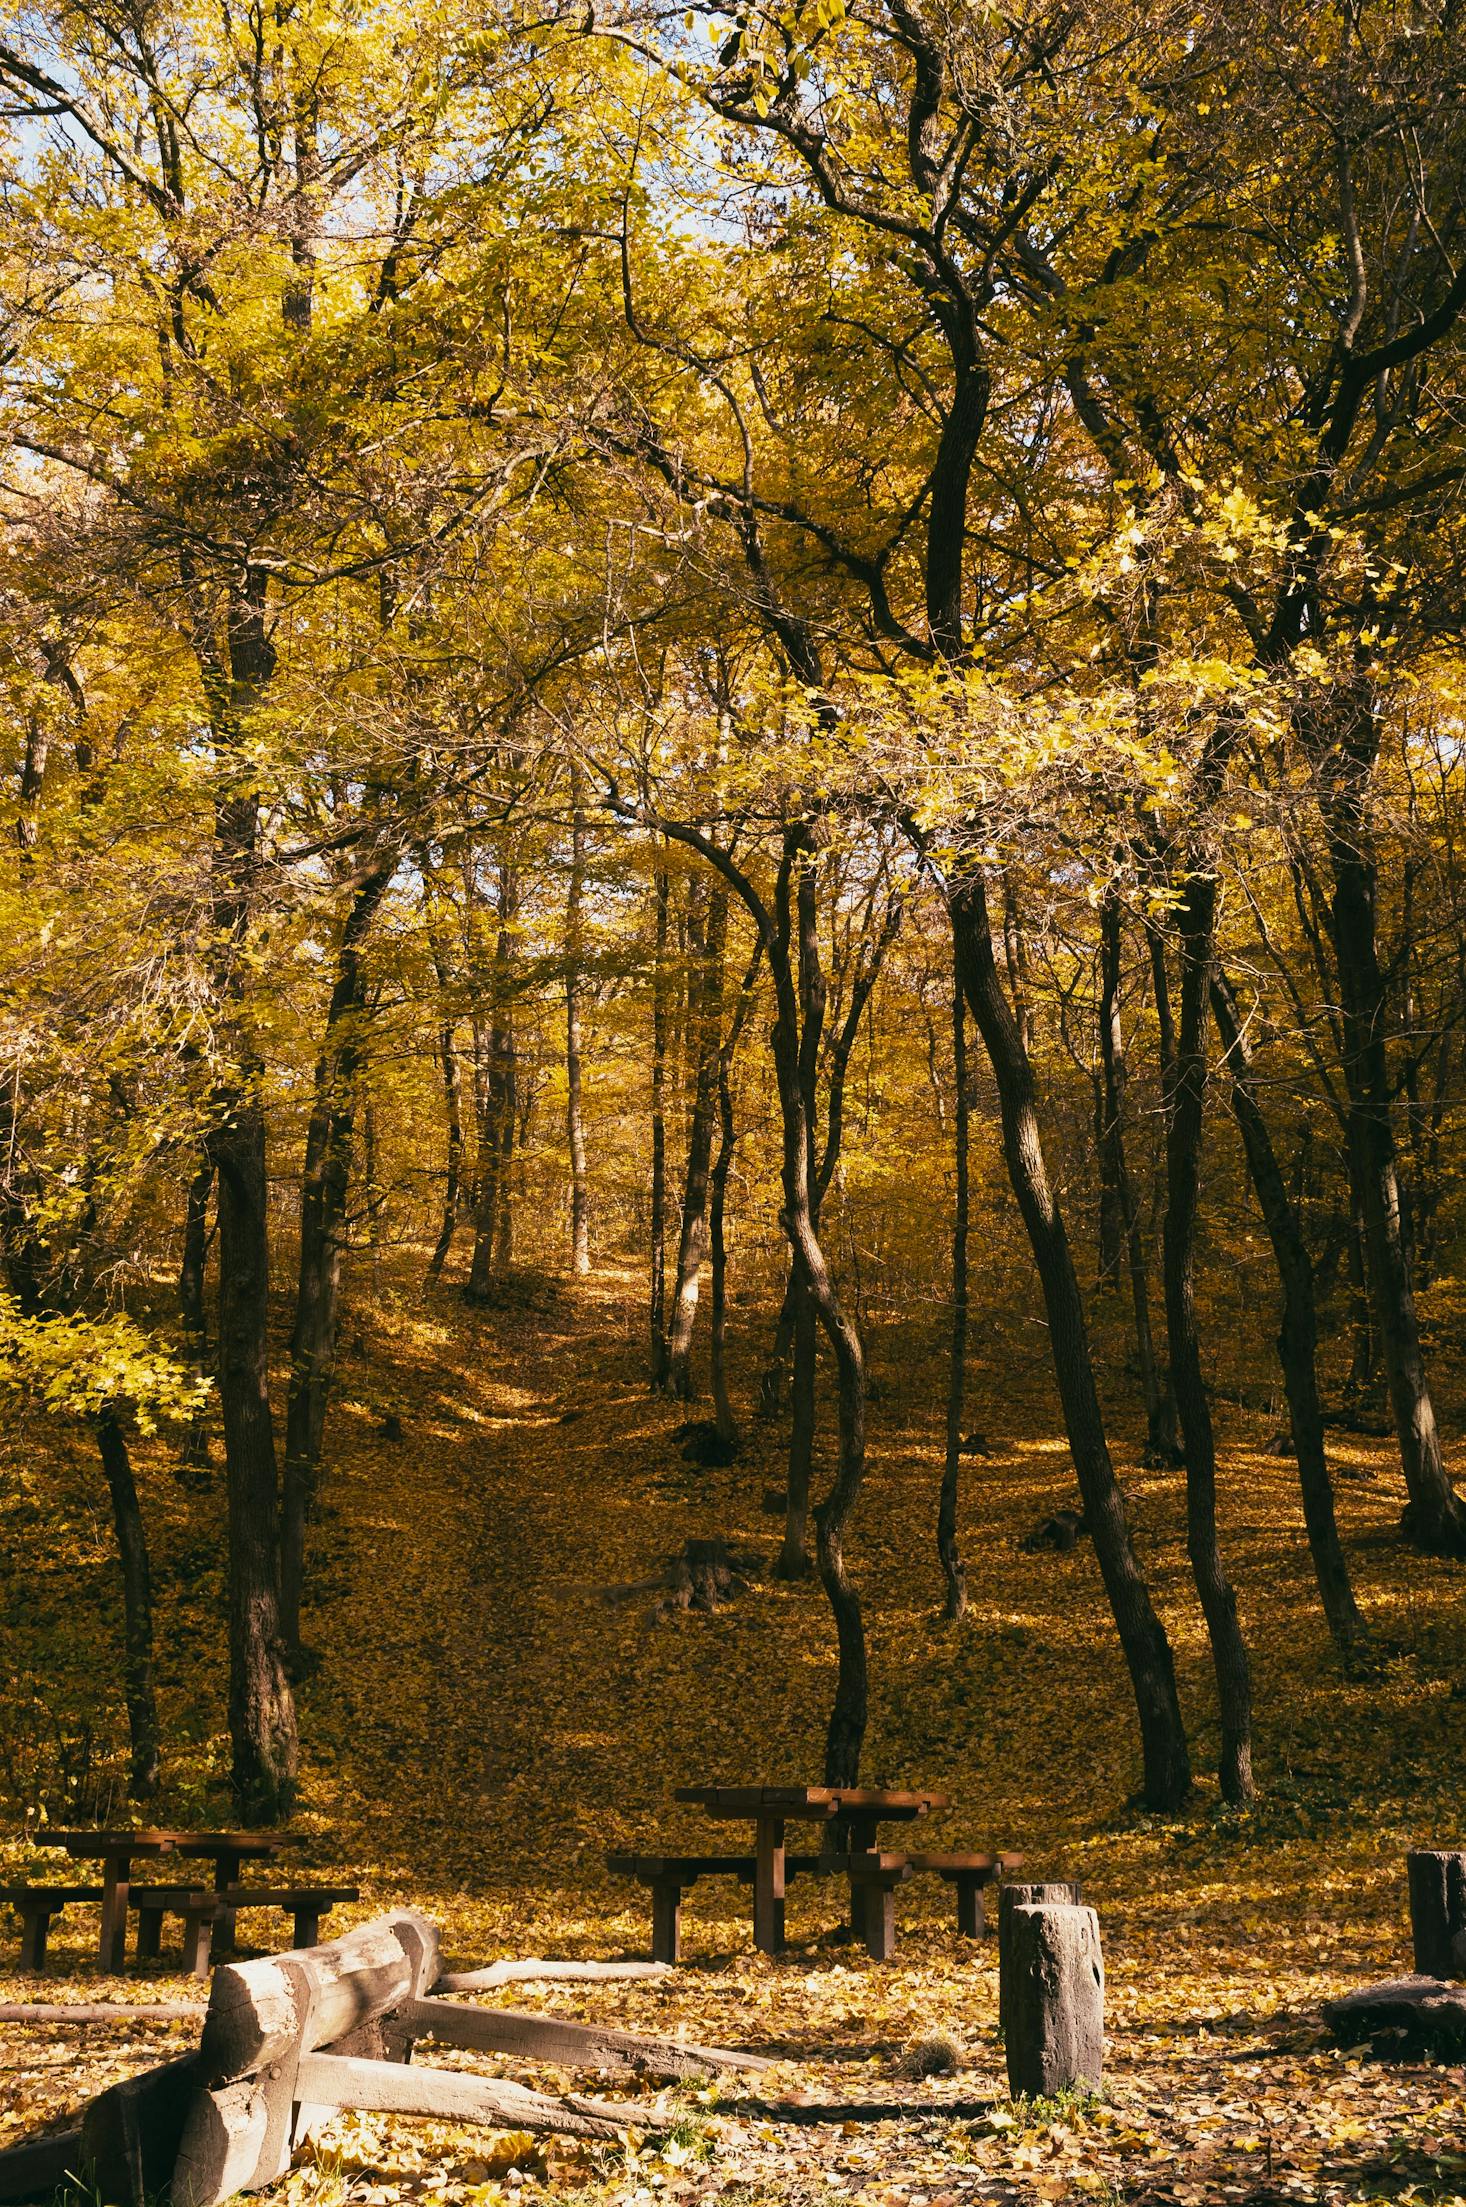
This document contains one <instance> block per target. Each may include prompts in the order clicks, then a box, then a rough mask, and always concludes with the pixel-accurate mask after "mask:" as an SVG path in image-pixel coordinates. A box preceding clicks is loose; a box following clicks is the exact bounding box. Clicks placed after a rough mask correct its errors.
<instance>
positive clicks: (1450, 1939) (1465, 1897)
mask: <svg viewBox="0 0 1466 2207" xmlns="http://www.w3.org/2000/svg"><path fill="white" fill-rule="evenodd" d="M1405 1867H1406V1872H1407V1874H1408V1876H1409V1880H1410V1933H1411V1938H1412V1941H1413V1943H1414V1947H1415V1967H1416V1970H1417V1972H1418V1973H1419V1975H1420V1976H1422V1977H1466V1854H1463V1853H1460V1852H1457V1851H1456V1850H1454V1849H1449V1850H1448V1849H1444V1848H1436V1847H1413V1848H1412V1849H1411V1851H1410V1853H1409V1854H1408V1855H1407V1856H1406V1858H1405Z"/></svg>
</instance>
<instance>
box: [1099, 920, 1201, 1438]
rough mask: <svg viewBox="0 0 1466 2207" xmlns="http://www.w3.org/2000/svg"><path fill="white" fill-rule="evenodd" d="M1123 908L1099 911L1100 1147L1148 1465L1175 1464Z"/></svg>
mask: <svg viewBox="0 0 1466 2207" xmlns="http://www.w3.org/2000/svg"><path fill="white" fill-rule="evenodd" d="M1120 952H1121V907H1120V899H1119V897H1118V895H1117V894H1116V893H1115V892H1114V891H1113V890H1111V891H1110V892H1109V893H1108V894H1107V895H1106V897H1105V900H1104V904H1103V906H1102V907H1101V911H1100V1067H1101V1079H1102V1084H1103V1095H1104V1145H1105V1150H1106V1151H1107V1153H1108V1157H1109V1164H1108V1173H1109V1178H1110V1182H1111V1185H1112V1186H1113V1188H1114V1191H1115V1199H1116V1202H1117V1204H1118V1206H1119V1214H1120V1226H1121V1233H1122V1237H1123V1244H1124V1249H1125V1256H1126V1263H1127V1269H1128V1271H1129V1274H1130V1302H1131V1308H1132V1309H1133V1311H1134V1314H1135V1353H1136V1361H1137V1362H1138V1363H1139V1366H1140V1387H1141V1394H1142V1396H1143V1398H1144V1402H1145V1445H1146V1457H1147V1459H1148V1460H1149V1461H1150V1462H1152V1463H1168V1464H1174V1463H1179V1462H1180V1459H1181V1434H1180V1430H1179V1428H1178V1426H1177V1423H1176V1404H1175V1398H1174V1397H1173V1395H1172V1393H1171V1384H1170V1379H1169V1376H1168V1375H1167V1374H1166V1373H1164V1372H1163V1371H1162V1370H1161V1368H1160V1365H1159V1363H1158V1361H1157V1358H1156V1353H1155V1337H1154V1335H1153V1333H1152V1332H1151V1324H1150V1279H1149V1273H1148V1268H1147V1266H1146V1261H1145V1238H1144V1235H1143V1233H1142V1230H1141V1224H1140V1207H1139V1205H1138V1204H1137V1202H1136V1200H1135V1183H1134V1181H1133V1180H1132V1179H1131V1176H1130V1160H1129V1155H1128V1153H1127V1150H1126V1143H1125V1081H1126V1067H1125V1041H1124V1034H1123V1031H1122V1029H1121V1024H1120Z"/></svg>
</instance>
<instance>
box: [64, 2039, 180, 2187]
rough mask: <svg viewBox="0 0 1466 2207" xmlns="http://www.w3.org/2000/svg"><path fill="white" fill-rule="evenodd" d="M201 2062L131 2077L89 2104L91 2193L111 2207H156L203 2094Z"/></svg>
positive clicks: (86, 2130) (84, 2132) (86, 2135)
mask: <svg viewBox="0 0 1466 2207" xmlns="http://www.w3.org/2000/svg"><path fill="white" fill-rule="evenodd" d="M198 2083H199V2058H198V2055H197V2054H196V2053H190V2054H183V2055H181V2056H180V2057H179V2059H178V2060H177V2061H169V2062H164V2063H162V2064H161V2066H160V2067H158V2068H156V2069H145V2070H144V2071H143V2072H142V2073H141V2075H139V2076H136V2077H125V2078H124V2079H123V2081H122V2082H121V2083H120V2084H114V2085H111V2086H109V2088H108V2089H107V2091H105V2092H99V2093H98V2095H97V2097H96V2099H94V2100H92V2101H89V2102H88V2105H87V2107H86V2109H85V2111H84V2113H83V2115H82V2119H81V2150H82V2165H83V2168H84V2169H85V2170H86V2171H88V2172H95V2173H94V2174H91V2175H90V2176H89V2179H88V2189H94V2190H95V2193H96V2196H97V2197H98V2198H100V2199H104V2200H106V2201H108V2202H109V2203H110V2207H152V2203H153V2202H155V2201H156V2200H157V2199H158V2198H159V2197H160V2196H161V2195H162V2194H163V2193H164V2192H166V2190H167V2189H168V2187H169V2185H170V2184H171V2183H172V2181H173V2168H174V2163H175V2162H176V2160H177V2158H178V2144H179V2140H180V2139H181V2138H182V2136H183V2126H184V2123H185V2122H186V2121H187V2118H188V2111H189V2108H190V2107H191V2106H192V2104H193V2101H194V2098H195V2096H196V2094H197V2092H198Z"/></svg>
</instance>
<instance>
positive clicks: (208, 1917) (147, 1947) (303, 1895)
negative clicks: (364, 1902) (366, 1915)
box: [132, 1885, 361, 1977]
mask: <svg viewBox="0 0 1466 2207" xmlns="http://www.w3.org/2000/svg"><path fill="white" fill-rule="evenodd" d="M360 1898H361V1895H360V1892H359V1890H358V1888H357V1887H356V1886H355V1885H298V1886H282V1887H278V1888H276V1887H266V1886H258V1885H226V1886H225V1887H224V1889H223V1890H222V1892H217V1893H211V1892H209V1891H207V1890H206V1889H205V1888H204V1887H202V1886H191V1885H135V1886H134V1887H133V1889H132V1906H133V1907H134V1908H136V1910H137V1912H138V1918H137V1955H138V1960H139V1961H145V1960H151V1959H152V1958H153V1957H154V1956H155V1955H157V1954H158V1953H159V1952H160V1951H161V1948H162V1943H163V1918H164V1917H165V1916H181V1917H182V1918H183V1959H184V1966H185V1968H187V1969H188V1970H190V1971H191V1972H192V1973H193V1975H194V1976H195V1977H207V1976H208V1974H209V1953H210V1949H211V1947H212V1945H213V1936H214V1927H215V1925H216V1924H227V1925H231V1926H232V1924H233V1921H234V1918H235V1916H236V1915H237V1914H238V1912H239V1910H240V1909H241V1908H279V1909H283V1910H284V1912H285V1913H286V1914H287V1915H288V1916H289V1917H290V1918H291V1919H292V1937H291V1944H292V1946H294V1947H307V1946H314V1945H315V1944H316V1942H317V1938H318V1936H319V1933H320V1928H321V1918H322V1916H324V1915H327V1914H328V1913H329V1912H330V1910H331V1909H332V1908H334V1907H336V1906H337V1904H338V1903H339V1902H342V1901H354V1900H359V1899H360Z"/></svg>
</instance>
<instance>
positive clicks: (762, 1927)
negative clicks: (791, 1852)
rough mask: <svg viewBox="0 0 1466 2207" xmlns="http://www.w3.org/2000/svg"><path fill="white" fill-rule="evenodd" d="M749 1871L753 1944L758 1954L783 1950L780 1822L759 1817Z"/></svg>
mask: <svg viewBox="0 0 1466 2207" xmlns="http://www.w3.org/2000/svg"><path fill="white" fill-rule="evenodd" d="M756 1832H757V1837H756V1840H755V1844H754V1869H753V1943H754V1945H755V1946H756V1947H757V1948H758V1950H759V1952H760V1954H782V1953H783V1951H784V1819H783V1817H782V1816H760V1817H759V1819H758V1821H757V1825H756Z"/></svg>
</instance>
